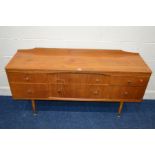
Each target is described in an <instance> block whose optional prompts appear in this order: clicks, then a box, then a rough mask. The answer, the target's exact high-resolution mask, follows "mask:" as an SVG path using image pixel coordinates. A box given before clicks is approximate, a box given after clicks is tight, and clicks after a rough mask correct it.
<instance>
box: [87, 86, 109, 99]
mask: <svg viewBox="0 0 155 155" xmlns="http://www.w3.org/2000/svg"><path fill="white" fill-rule="evenodd" d="M109 93H110V91H109V86H102V85H96V86H94V85H90V86H88V87H87V93H86V97H87V98H91V99H106V98H109Z"/></svg>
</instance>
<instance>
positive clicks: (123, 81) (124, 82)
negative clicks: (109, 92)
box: [110, 76, 149, 86]
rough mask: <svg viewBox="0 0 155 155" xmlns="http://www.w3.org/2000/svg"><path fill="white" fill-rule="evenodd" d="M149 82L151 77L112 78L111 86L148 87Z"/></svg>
mask: <svg viewBox="0 0 155 155" xmlns="http://www.w3.org/2000/svg"><path fill="white" fill-rule="evenodd" d="M148 81H149V77H137V76H136V77H123V76H111V78H110V84H111V85H120V86H146V85H147V83H148Z"/></svg>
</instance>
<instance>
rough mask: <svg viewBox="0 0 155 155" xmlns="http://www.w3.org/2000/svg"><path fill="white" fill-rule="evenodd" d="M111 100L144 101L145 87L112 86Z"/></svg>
mask: <svg viewBox="0 0 155 155" xmlns="http://www.w3.org/2000/svg"><path fill="white" fill-rule="evenodd" d="M109 88H110V92H109V98H110V99H142V98H143V95H144V92H145V87H124V86H110V87H109Z"/></svg>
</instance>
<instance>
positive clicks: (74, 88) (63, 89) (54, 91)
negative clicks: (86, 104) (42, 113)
mask: <svg viewBox="0 0 155 155" xmlns="http://www.w3.org/2000/svg"><path fill="white" fill-rule="evenodd" d="M85 87H86V86H85V85H77V84H72V85H68V84H51V85H50V97H66V98H83V97H84V96H85V91H86V88H85Z"/></svg>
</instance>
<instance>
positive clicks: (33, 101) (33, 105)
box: [32, 100, 36, 114]
mask: <svg viewBox="0 0 155 155" xmlns="http://www.w3.org/2000/svg"><path fill="white" fill-rule="evenodd" d="M32 111H33V113H34V114H35V113H36V103H35V100H32Z"/></svg>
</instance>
